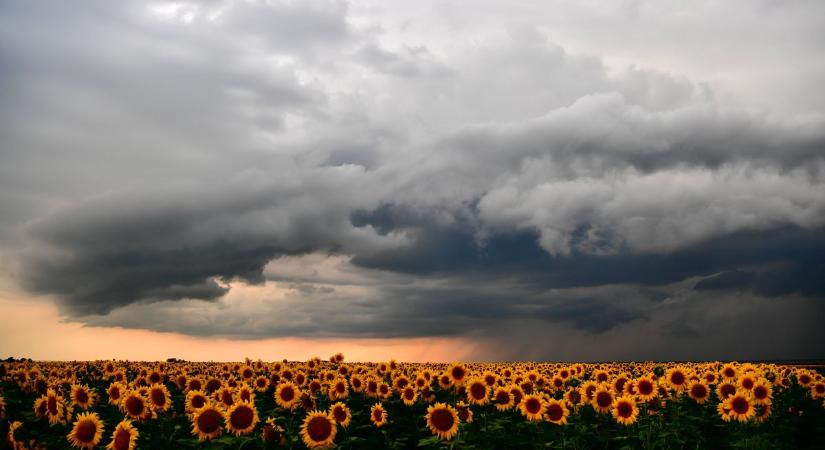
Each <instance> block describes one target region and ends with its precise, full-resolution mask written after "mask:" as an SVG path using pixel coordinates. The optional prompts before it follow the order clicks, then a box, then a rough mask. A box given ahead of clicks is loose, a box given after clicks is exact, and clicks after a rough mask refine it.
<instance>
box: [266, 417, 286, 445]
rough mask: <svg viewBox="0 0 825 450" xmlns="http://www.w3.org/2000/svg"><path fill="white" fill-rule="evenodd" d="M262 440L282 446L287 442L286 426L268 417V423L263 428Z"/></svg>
mask: <svg viewBox="0 0 825 450" xmlns="http://www.w3.org/2000/svg"><path fill="white" fill-rule="evenodd" d="M261 440H262V441H264V442H266V443H274V444H275V445H276V446H278V447H280V446H282V445H284V443H285V442H286V433H285V431H284V428H283V427H281V426H280V425H278V424H277V423H275V419H274V418H272V417H270V418H268V419H266V424H264V427H263V428H262V429H261Z"/></svg>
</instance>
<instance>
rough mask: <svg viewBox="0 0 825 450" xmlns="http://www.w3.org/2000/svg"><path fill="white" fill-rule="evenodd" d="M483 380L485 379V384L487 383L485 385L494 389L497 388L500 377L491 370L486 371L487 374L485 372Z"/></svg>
mask: <svg viewBox="0 0 825 450" xmlns="http://www.w3.org/2000/svg"><path fill="white" fill-rule="evenodd" d="M481 378H482V379H484V382H485V383H486V384H487V386H489V387H493V386H495V385H496V383H497V382H498V380H499V376H498V375H496V374H495V373H493V372H490V371H489V370H488V371H486V372H484V375H483V376H482V377H481Z"/></svg>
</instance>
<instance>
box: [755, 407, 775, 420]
mask: <svg viewBox="0 0 825 450" xmlns="http://www.w3.org/2000/svg"><path fill="white" fill-rule="evenodd" d="M770 416H771V405H770V403H768V404H765V405H756V414H755V415H754V416H753V420H754V422H757V423H762V422H765V421H766V420H768V418H769V417H770Z"/></svg>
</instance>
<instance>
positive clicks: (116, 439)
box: [106, 419, 140, 450]
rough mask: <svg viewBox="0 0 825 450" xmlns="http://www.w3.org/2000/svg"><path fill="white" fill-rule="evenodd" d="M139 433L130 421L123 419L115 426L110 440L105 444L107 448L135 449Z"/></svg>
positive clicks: (119, 449)
mask: <svg viewBox="0 0 825 450" xmlns="http://www.w3.org/2000/svg"><path fill="white" fill-rule="evenodd" d="M139 436H140V434H139V433H138V430H137V429H135V427H134V426H133V425H132V421H131V420H129V419H124V420H123V421H121V422H120V423H119V424H117V426H116V427H115V431H114V432H113V433H112V440H111V442H109V445H107V446H106V448H107V450H135V447H136V446H137V440H138V437H139Z"/></svg>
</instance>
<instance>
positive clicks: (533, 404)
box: [519, 394, 546, 421]
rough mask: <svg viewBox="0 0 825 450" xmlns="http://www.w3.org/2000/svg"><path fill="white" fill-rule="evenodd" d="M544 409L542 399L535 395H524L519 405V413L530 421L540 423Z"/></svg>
mask: <svg viewBox="0 0 825 450" xmlns="http://www.w3.org/2000/svg"><path fill="white" fill-rule="evenodd" d="M545 408H546V407H545V402H544V398H543V397H541V396H539V395H536V394H527V395H525V396H524V398H523V399H522V400H521V403H520V404H519V409H521V413H522V414H523V415H524V416H525V417H526V418H527V420H531V421H540V420H541V419H542V416H543V415H544V411H545Z"/></svg>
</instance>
